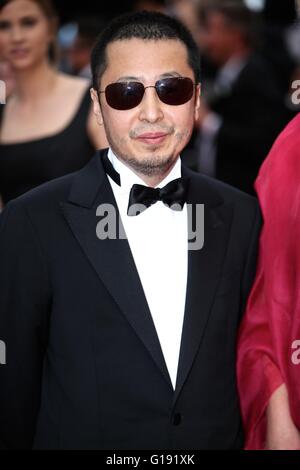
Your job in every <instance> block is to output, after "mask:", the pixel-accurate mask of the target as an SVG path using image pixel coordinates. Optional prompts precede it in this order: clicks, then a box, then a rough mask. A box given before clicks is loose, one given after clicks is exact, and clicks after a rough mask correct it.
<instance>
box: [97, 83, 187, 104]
mask: <svg viewBox="0 0 300 470" xmlns="http://www.w3.org/2000/svg"><path fill="white" fill-rule="evenodd" d="M194 87H195V84H194V82H193V80H191V79H190V78H187V77H170V78H163V79H161V80H158V81H157V82H156V83H155V85H154V86H146V87H145V86H144V85H143V83H141V82H116V83H111V84H110V85H107V87H106V88H105V90H104V91H100V92H99V93H105V98H106V101H107V103H108V104H109V106H111V107H112V108H114V109H118V110H127V109H132V108H135V107H136V106H138V105H139V104H140V103H141V101H142V99H143V96H144V93H145V90H146V88H155V90H156V93H157V95H158V97H159V99H160V100H161V101H162V102H163V103H165V104H170V105H172V106H178V105H180V104H184V103H187V102H188V101H189V100H190V99H191V98H192V96H193V93H194Z"/></svg>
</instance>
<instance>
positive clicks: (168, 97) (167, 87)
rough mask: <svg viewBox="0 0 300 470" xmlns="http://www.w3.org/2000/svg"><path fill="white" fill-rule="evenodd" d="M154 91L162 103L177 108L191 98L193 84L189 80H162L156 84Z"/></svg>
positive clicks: (176, 78)
mask: <svg viewBox="0 0 300 470" xmlns="http://www.w3.org/2000/svg"><path fill="white" fill-rule="evenodd" d="M156 90H157V94H158V96H159V98H160V99H161V101H162V102H163V103H166V104H170V105H173V106H178V105H180V104H184V103H187V102H188V101H189V100H190V99H191V98H192V96H193V93H194V83H193V81H192V80H191V79H190V78H184V77H182V78H181V77H174V78H173V77H172V78H164V79H162V80H159V81H158V82H157V84H156Z"/></svg>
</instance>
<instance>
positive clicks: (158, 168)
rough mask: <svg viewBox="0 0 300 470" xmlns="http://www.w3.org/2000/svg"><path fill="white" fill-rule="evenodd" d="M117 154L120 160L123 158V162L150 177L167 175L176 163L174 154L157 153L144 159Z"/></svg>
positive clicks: (136, 171)
mask: <svg viewBox="0 0 300 470" xmlns="http://www.w3.org/2000/svg"><path fill="white" fill-rule="evenodd" d="M117 155H118V157H119V158H120V160H122V162H123V163H124V164H125V165H126V166H128V167H129V168H131V169H132V170H133V171H134V172H135V173H138V174H141V175H144V176H148V177H149V176H160V175H165V174H166V173H167V172H168V170H169V169H170V168H171V167H172V166H173V164H174V156H173V155H169V156H160V155H157V156H155V157H153V156H149V157H146V158H145V159H143V161H140V160H136V159H135V158H134V157H132V156H128V155H120V153H117Z"/></svg>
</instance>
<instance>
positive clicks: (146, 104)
mask: <svg viewBox="0 0 300 470" xmlns="http://www.w3.org/2000/svg"><path fill="white" fill-rule="evenodd" d="M163 117H164V113H163V103H162V102H161V101H160V99H159V97H158V95H157V93H156V90H155V87H146V89H145V93H144V96H143V99H142V102H141V105H140V120H141V121H148V122H157V121H160V120H161V119H162V118H163Z"/></svg>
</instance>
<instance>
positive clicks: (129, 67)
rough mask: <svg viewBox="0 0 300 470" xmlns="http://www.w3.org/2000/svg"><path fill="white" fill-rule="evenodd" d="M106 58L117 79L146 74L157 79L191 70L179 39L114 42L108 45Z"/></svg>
mask: <svg viewBox="0 0 300 470" xmlns="http://www.w3.org/2000/svg"><path fill="white" fill-rule="evenodd" d="M106 59H107V69H109V70H110V71H112V70H113V72H114V73H116V74H117V75H118V77H117V79H121V78H123V77H125V78H131V79H137V78H138V79H142V78H143V77H144V76H145V77H146V76H148V75H149V73H150V74H151V76H153V77H157V78H164V76H165V77H167V76H180V75H182V73H183V72H187V68H189V69H190V66H189V64H188V53H187V49H186V46H185V44H183V43H182V42H181V41H179V40H178V39H158V40H153V39H149V40H145V39H139V38H132V39H125V40H118V41H114V42H111V43H110V44H108V46H107V51H106Z"/></svg>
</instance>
